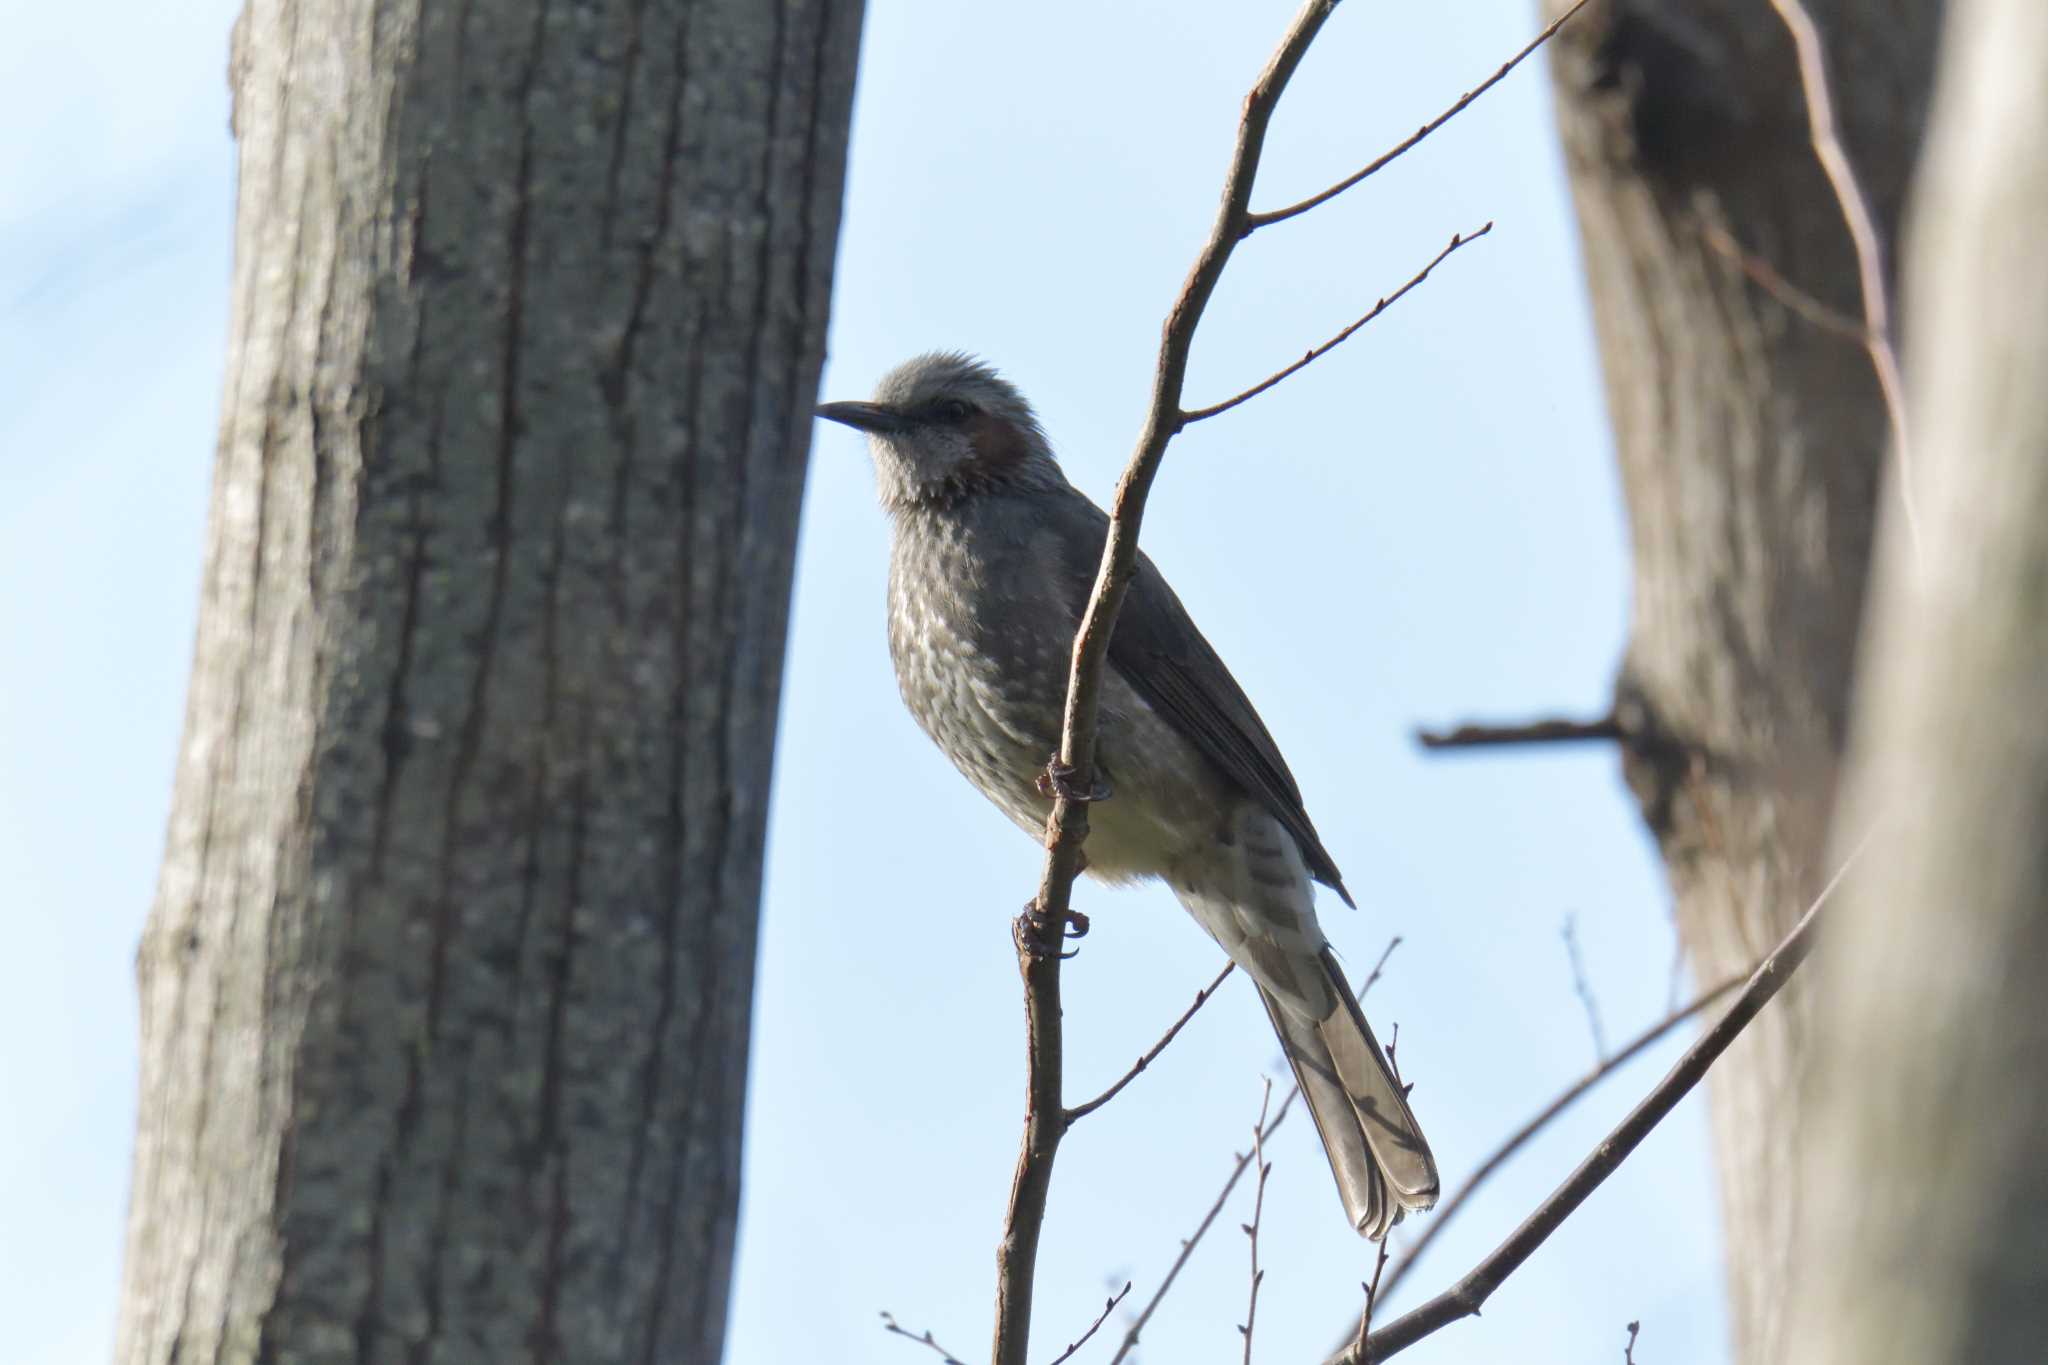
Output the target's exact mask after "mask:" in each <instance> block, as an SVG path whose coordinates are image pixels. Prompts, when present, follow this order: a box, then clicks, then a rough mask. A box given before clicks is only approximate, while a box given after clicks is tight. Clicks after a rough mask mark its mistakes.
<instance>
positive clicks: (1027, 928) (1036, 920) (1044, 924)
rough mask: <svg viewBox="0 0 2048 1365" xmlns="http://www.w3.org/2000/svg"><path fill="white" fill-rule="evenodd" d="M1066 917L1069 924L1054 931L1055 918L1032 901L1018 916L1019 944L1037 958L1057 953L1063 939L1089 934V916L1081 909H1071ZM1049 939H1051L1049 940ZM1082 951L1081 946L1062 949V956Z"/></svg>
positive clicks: (1064, 917) (1069, 955)
mask: <svg viewBox="0 0 2048 1365" xmlns="http://www.w3.org/2000/svg"><path fill="white" fill-rule="evenodd" d="M1062 918H1063V919H1064V920H1065V921H1066V923H1065V925H1064V926H1063V928H1062V931H1061V932H1060V933H1059V934H1057V935H1055V934H1054V933H1053V932H1052V920H1051V917H1050V916H1048V915H1047V914H1046V913H1045V912H1044V911H1043V910H1041V909H1039V908H1038V902H1037V901H1035V900H1034V901H1031V902H1029V903H1028V904H1026V905H1025V907H1024V913H1023V914H1021V915H1019V916H1017V926H1016V928H1017V946H1018V947H1019V948H1021V949H1022V950H1023V951H1025V952H1027V953H1029V954H1031V955H1032V956H1033V957H1037V958H1045V957H1050V956H1052V954H1053V953H1055V952H1057V951H1058V947H1057V945H1058V944H1059V943H1060V942H1062V941H1063V940H1065V939H1070V938H1083V937H1086V936H1087V933H1088V917H1087V916H1086V915H1084V914H1082V913H1081V912H1080V911H1079V910H1074V909H1069V910H1068V911H1067V912H1066V914H1065V915H1064V916H1063V917H1062ZM1048 939H1050V940H1051V941H1050V942H1048V941H1047V940H1048ZM1079 951H1080V949H1078V948H1075V949H1070V950H1068V951H1066V952H1061V953H1060V954H1059V955H1060V956H1061V957H1062V958H1069V957H1073V956H1074V955H1075V954H1076V953H1078V952H1079Z"/></svg>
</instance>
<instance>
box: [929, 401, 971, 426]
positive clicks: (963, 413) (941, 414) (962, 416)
mask: <svg viewBox="0 0 2048 1365" xmlns="http://www.w3.org/2000/svg"><path fill="white" fill-rule="evenodd" d="M932 415H933V416H935V417H937V418H938V419H939V420H940V421H941V422H964V421H966V420H967V419H968V418H970V417H972V416H973V415H974V405H973V404H972V403H968V402H966V401H965V400H963V399H959V398H941V399H940V400H939V401H938V402H936V403H934V404H932Z"/></svg>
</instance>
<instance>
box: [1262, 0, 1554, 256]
mask: <svg viewBox="0 0 2048 1365" xmlns="http://www.w3.org/2000/svg"><path fill="white" fill-rule="evenodd" d="M1587 3H1588V0H1579V2H1578V3H1577V4H1575V5H1573V6H1572V7H1571V8H1570V9H1568V10H1566V11H1565V12H1564V13H1563V14H1561V15H1559V16H1558V17H1557V19H1556V20H1555V21H1554V22H1553V23H1551V25H1550V26H1549V27H1548V28H1546V29H1544V30H1543V31H1542V32H1541V33H1539V34H1537V35H1536V36H1535V37H1534V38H1532V39H1530V40H1529V45H1528V46H1527V47H1525V48H1523V49H1522V50H1521V51H1520V52H1517V53H1516V54H1515V55H1514V56H1512V57H1510V58H1508V59H1507V61H1505V62H1503V63H1502V64H1501V68H1500V70H1498V71H1496V72H1494V73H1493V74H1492V75H1491V76H1488V77H1487V78H1486V79H1485V80H1484V81H1482V82H1480V83H1479V84H1478V85H1476V86H1474V87H1472V89H1470V90H1467V91H1466V92H1465V93H1464V94H1462V95H1460V96H1459V97H1458V102H1457V103H1456V104H1454V105H1452V106H1451V107H1450V108H1448V109H1446V110H1444V111H1443V112H1442V113H1441V114H1438V115H1437V116H1436V117H1435V118H1433V119H1431V120H1430V121H1429V122H1427V123H1425V124H1423V125H1422V126H1421V127H1420V128H1417V129H1416V130H1415V131H1414V133H1412V134H1411V135H1410V136H1409V137H1408V138H1407V139H1406V140H1405V141H1403V142H1402V143H1401V144H1400V145H1398V146H1396V147H1395V148H1393V150H1391V151H1389V152H1386V153H1385V154H1383V155H1382V156H1380V157H1379V158H1378V159H1377V160H1376V161H1374V162H1373V163H1372V164H1371V165H1369V166H1367V167H1366V168H1365V169H1364V170H1362V171H1360V172H1358V173H1357V174H1356V175H1351V176H1346V177H1345V178H1344V179H1342V180H1339V181H1338V182H1337V183H1336V184H1334V185H1332V186H1330V188H1328V189H1326V190H1324V191H1323V192H1322V193H1321V194H1313V195H1310V196H1309V197H1308V198H1306V199H1304V200H1302V201H1301V202H1300V203H1299V204H1290V205H1288V206H1287V207H1286V208H1284V209H1274V210H1273V211H1272V212H1271V213H1254V214H1252V215H1251V216H1250V218H1249V219H1248V220H1247V221H1246V223H1245V229H1244V230H1245V234H1246V235H1247V236H1249V235H1251V234H1252V233H1254V232H1257V231H1258V230H1259V229H1260V228H1262V227H1271V226H1272V225H1273V224H1275V223H1282V222H1285V221H1286V220H1288V219H1289V218H1292V217H1294V216H1295V215H1297V214H1302V213H1307V212H1308V211H1309V210H1310V209H1312V208H1314V207H1316V205H1318V204H1326V203H1328V202H1329V201H1330V200H1332V199H1335V198H1336V197H1337V196H1338V195H1340V194H1342V193H1344V191H1346V190H1348V189H1350V188H1351V187H1352V186H1354V185H1356V184H1358V183H1359V182H1361V181H1363V180H1365V179H1367V178H1369V177H1371V176H1373V175H1376V174H1377V173H1379V172H1380V171H1381V170H1383V169H1385V168H1386V166H1387V165H1388V163H1390V162H1392V161H1394V160H1396V159H1397V158H1399V157H1400V156H1402V155H1403V154H1404V153H1406V152H1408V151H1409V150H1411V149H1412V148H1413V147H1414V146H1415V144H1416V143H1418V142H1420V141H1422V139H1424V138H1426V137H1428V136H1429V135H1430V134H1431V133H1433V132H1435V131H1436V130H1437V129H1439V128H1441V127H1443V126H1444V125H1445V124H1446V123H1449V122H1450V121H1451V120H1452V119H1454V118H1456V117H1457V116H1458V115H1459V114H1462V113H1463V112H1465V108H1466V106H1467V105H1469V104H1471V103H1472V101H1474V100H1476V99H1478V98H1479V97H1480V96H1481V95H1483V94H1485V93H1486V92H1487V91H1489V90H1491V89H1493V87H1494V86H1496V85H1499V84H1500V83H1501V81H1502V80H1503V79H1505V78H1506V76H1507V74H1508V72H1510V71H1513V70H1514V69H1515V68H1516V67H1518V66H1520V65H1521V64H1522V62H1523V60H1524V59H1525V58H1527V57H1528V55H1529V54H1530V53H1532V52H1534V51H1535V50H1536V49H1537V48H1539V47H1541V46H1543V45H1544V44H1545V43H1547V42H1549V41H1550V39H1551V36H1552V35H1553V34H1555V33H1556V32H1557V31H1558V30H1559V29H1561V28H1563V27H1564V26H1565V24H1566V23H1567V22H1568V21H1569V20H1570V19H1571V17H1572V16H1573V15H1575V14H1577V13H1578V12H1579V11H1580V10H1582V9H1584V8H1585V7H1586V5H1587Z"/></svg>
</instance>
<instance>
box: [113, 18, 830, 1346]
mask: <svg viewBox="0 0 2048 1365" xmlns="http://www.w3.org/2000/svg"><path fill="white" fill-rule="evenodd" d="M860 24H861V6H860V4H859V3H858V0H847V2H839V0H773V2H772V3H760V2H759V0H634V2H632V3H629V2H628V0H601V3H596V4H588V5H576V6H569V5H560V4H550V3H548V2H547V0H474V2H473V3H466V4H462V5H426V6H388V5H372V4H365V3H334V2H333V0H329V2H328V3H319V2H317V0H251V3H250V5H249V7H248V9H247V10H246V11H245V12H244V14H243V16H242V18H241V21H240V22H239V24H238V25H237V28H236V34H235V42H234V51H233V56H232V71H231V79H232V82H233V86H234V90H235V128H236V134H237V137H238V139H239V143H240V182H239V206H238V217H237V225H236V251H235V272H234V292H233V315H232V316H233V322H232V328H231V335H230V340H229V355H228V365H227V385H226V395H225V398H224V402H223V409H222V417H221V435H220V442H219V448H218V456H217V466H216V470H215V476H214V490H213V504H212V510H211V518H210V528H209V533H208V535H209V539H208V548H207V554H206V565H205V570H204V573H205V578H204V587H203V597H202V605H201V619H200V625H199V635H198V642H197V647H196V654H195V659H194V664H193V673H192V687H191V695H190V699H189V702H188V712H187V718H186V725H185V734H184V740H183V745H182V750H181V755H180V760H179V766H178V774H177V782H176V791H175V797H174V804H173V810H172V815H171V821H170V830H169V836H168V841H167V847H166V850H165V855H164V862H163V869H162V874H161V880H160V883H159V887H158V892H157V899H156V903H155V905H154V907H153V909H152V912H151V916H150V921H149V926H148V929H147V931H146V934H145V937H144V941H143V943H142V945H141V949H140V951H139V954H138V961H137V971H138V976H139V978H140V988H141V1015H142V1034H143V1036H142V1095H141V1105H140V1118H139V1131H138V1134H137V1140H136V1149H135V1166H134V1175H133V1184H132V1195H131V1198H132V1206H131V1211H130V1216H129V1227H128V1245H127V1255H126V1265H125V1271H124V1280H123V1286H122V1301H121V1318H120V1327H119V1345H118V1349H117V1355H118V1358H119V1359H120V1360H122V1361H124V1362H135V1363H137V1365H140V1363H141V1362H162V1363H165V1365H167V1363H168V1362H173V1361H176V1362H181V1365H193V1363H194V1362H201V1361H228V1360H233V1361H249V1360H255V1359H266V1360H268V1359H292V1360H328V1359H344V1358H345V1359H348V1360H352V1361H364V1362H368V1361H399V1360H406V1361H418V1360H425V1359H433V1360H436V1361H488V1362H492V1363H493V1365H502V1363H503V1362H510V1361H523V1360H543V1359H550V1360H552V1359H570V1360H576V1361H584V1362H590V1361H610V1360H626V1359H629V1358H630V1359H632V1360H662V1361H669V1362H709V1361H715V1360H716V1359H717V1358H718V1356H719V1352H720V1348H721V1342H722V1337H723V1331H724V1319H725V1307H726V1297H727V1288H728V1284H729V1279H730V1272H731V1258H732V1251H733V1233H734V1221H735V1215H736V1207H737V1202H738V1191H739V1160H740V1122H741V1113H742V1098H743V1087H744V1083H745V1079H746V1071H747V1040H748V1011H749V1005H750V1001H751V993H752V978H753V963H754V947H755V927H756V912H757V901H758V896H759V890H760V869H761V853H762V836H763V821H764V816H765V812H766V809H767V796H768V780H769V766H770V760H771V756H772V752H773V739H774V731H775V720H776V703H777V695H778V689H779V685H780V673H781V661H782V652H783V636H784V628H785V621H786V615H787V610H788V598H789V586H790V571H791V556H792V549H793V545H794V540H795V534H796V523H797V510H798V502H799V498H800V495H801V491H802V487H803V476H804V463H805V457H806V452H807V449H808V444H809V429H810V423H811V416H810V410H811V405H812V403H813V401H814V399H815V396H816V388H817V379H818V372H819V368H820V365H821V363H822V359H823V349H824V335H825V317H826V304H827V300H828V297H829V292H830V284H831V266H832V258H833V250H834V245H835V241H836V237H837V232H838V220H839V205H840V192H841V185H842V180H843V172H844V163H845V155H846V140H847V123H848V115H849V108H850V103H851V93H852V81H853V68H854V59H855V54H856V50H857V48H858V40H859V33H860Z"/></svg>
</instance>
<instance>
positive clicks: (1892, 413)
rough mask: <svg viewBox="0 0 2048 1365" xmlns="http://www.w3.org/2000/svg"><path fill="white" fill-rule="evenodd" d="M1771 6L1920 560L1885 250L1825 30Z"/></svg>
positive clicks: (1788, 3) (1797, 5) (1797, 6)
mask: <svg viewBox="0 0 2048 1365" xmlns="http://www.w3.org/2000/svg"><path fill="white" fill-rule="evenodd" d="M1771 8H1772V9H1774V10H1776V11H1777V12H1778V17H1779V18H1780V19H1782V20H1784V22H1785V28H1786V30H1787V31H1788V32H1790V33H1791V35H1792V46H1793V48H1794V49H1795V50H1796V51H1797V52H1798V54H1799V84H1800V86H1801V87H1802V89H1803V90H1804V92H1805V95H1806V122H1807V128H1808V132H1809V135H1810V136H1811V138H1812V141H1813V154H1814V157H1815V158H1816V159H1817V160H1818V161H1819V162H1820V167H1821V170H1823V171H1825V172H1826V173H1827V177H1828V184H1829V185H1831V186H1832V187H1833V188H1834V191H1835V199H1836V201H1837V202H1838V203H1839V204H1840V205H1841V207H1842V221H1843V222H1844V223H1846V224H1847V225H1848V228H1849V240H1850V242H1851V243H1852V244H1853V245H1854V247H1855V250H1856V277H1857V284H1858V287H1859V289H1860V291H1861V292H1862V295H1863V344H1864V347H1865V348H1866V349H1867V350H1868V351H1869V352H1870V366H1871V369H1873V370H1874V371H1876V373H1877V387H1878V391H1879V392H1880V393H1882V394H1883V395H1884V410H1885V416H1886V417H1887V418H1888V419H1890V422H1891V428H1892V444H1893V446H1894V447H1895V448H1896V449H1897V451H1898V459H1899V499H1900V502H1901V504H1902V506H1903V508H1904V510H1905V513H1906V537H1907V539H1908V540H1910V541H1911V542H1912V545H1913V556H1914V559H1915V560H1916V561H1917V560H1918V559H1919V556H1920V518H1919V514H1918V513H1917V512H1916V511H1915V510H1914V505H1913V462H1912V443H1911V442H1910V441H1909V440H1908V439H1907V435H1906V397H1905V384H1904V382H1903V381H1902V380H1901V379H1900V377H1899V355H1898V351H1897V349H1896V348H1895V347H1894V346H1893V345H1892V318H1891V299H1890V294H1889V292H1888V290H1887V289H1886V287H1885V278H1884V248H1883V246H1882V245H1881V244H1880V243H1879V241H1878V238H1877V222H1876V219H1875V217H1874V216H1873V215H1872V214H1871V212H1870V201H1869V200H1867V199H1866V198H1864V195H1863V187H1862V185H1860V184H1859V183H1858V182H1857V179H1856V170H1855V168H1854V167H1853V166H1851V165H1850V164H1849V154H1848V152H1847V151H1845V150H1844V149H1843V147H1842V139H1841V137H1840V135H1839V134H1838V133H1837V132H1836V131H1835V105H1834V99H1833V97H1832V96H1831V95H1830V94H1829V91H1828V70H1827V60H1826V57H1825V56H1824V54H1823V53H1822V51H1821V41H1820V30H1819V29H1818V28H1817V27H1815V25H1814V22H1813V16H1812V15H1811V14H1809V13H1808V12H1807V9H1806V6H1805V5H1804V4H1802V3H1801V0H1771Z"/></svg>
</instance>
